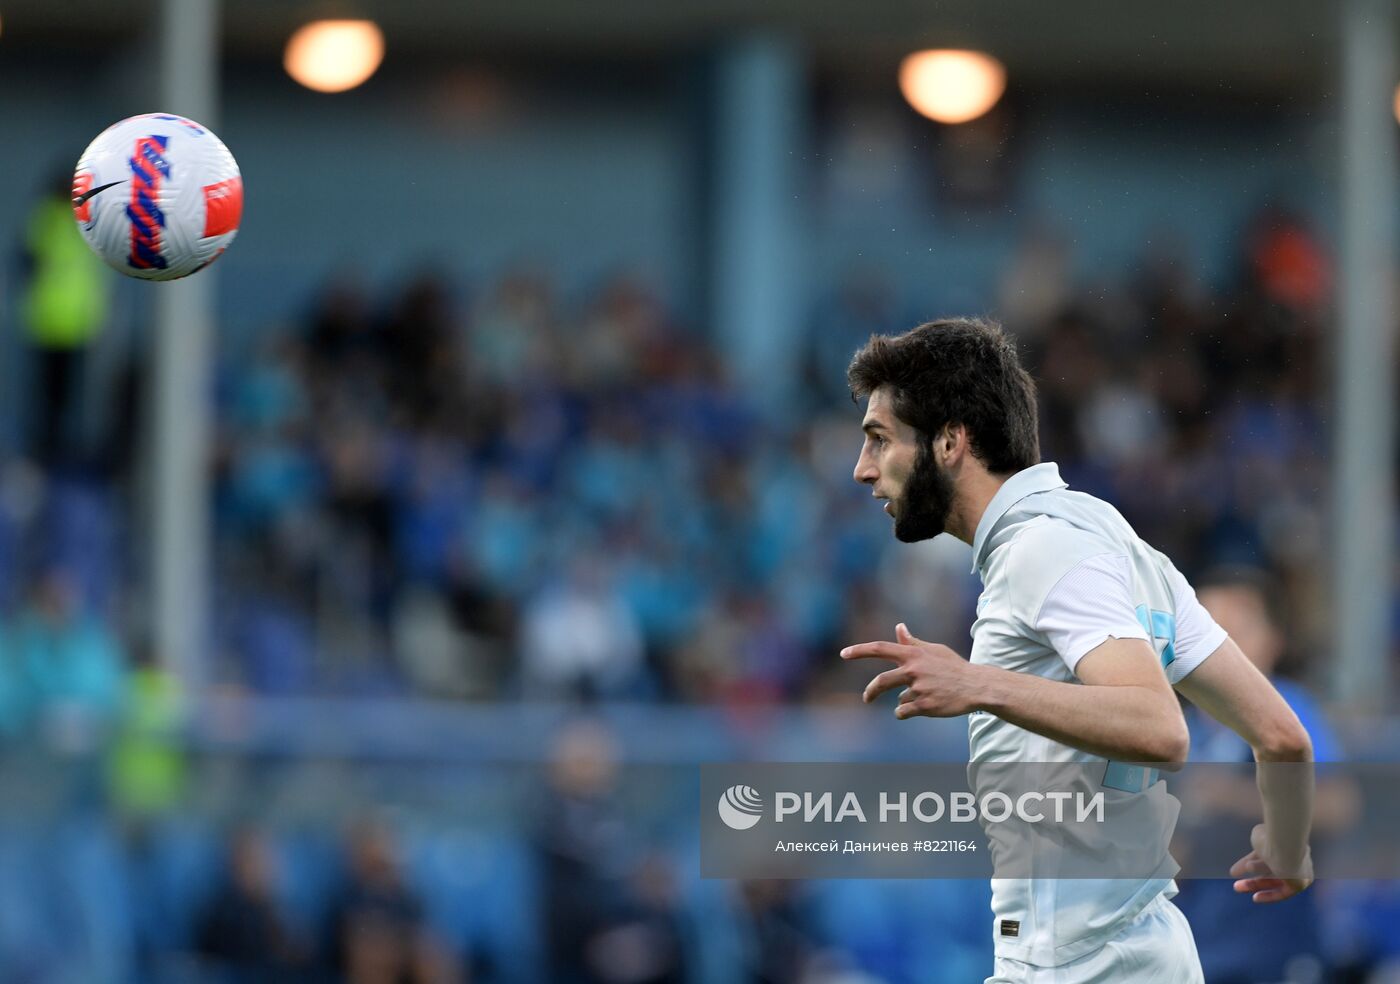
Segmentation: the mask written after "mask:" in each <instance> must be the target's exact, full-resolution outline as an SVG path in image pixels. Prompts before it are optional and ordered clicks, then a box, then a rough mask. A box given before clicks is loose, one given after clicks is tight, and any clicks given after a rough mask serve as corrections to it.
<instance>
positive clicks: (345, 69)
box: [282, 20, 384, 92]
mask: <svg viewBox="0 0 1400 984" xmlns="http://www.w3.org/2000/svg"><path fill="white" fill-rule="evenodd" d="M383 60H384V32H383V31H381V30H380V29H379V25H378V24H376V23H374V21H369V20H318V21H312V22H311V23H309V24H303V25H302V26H301V27H299V28H298V29H297V30H296V31H295V33H293V34H292V36H291V37H290V38H289V39H288V40H287V49H286V52H285V54H284V55H283V60H282V64H283V66H284V67H285V68H286V70H287V74H288V75H290V76H291V77H292V78H294V79H296V80H297V81H298V82H300V83H301V84H302V85H304V86H306V87H307V88H308V89H315V90H316V91H317V92H345V91H347V90H349V89H353V88H355V87H356V86H357V85H360V84H362V83H363V82H364V81H365V80H366V79H368V78H369V77H370V76H371V75H373V74H374V73H375V71H376V70H377V69H378V68H379V63H380V62H382V61H383Z"/></svg>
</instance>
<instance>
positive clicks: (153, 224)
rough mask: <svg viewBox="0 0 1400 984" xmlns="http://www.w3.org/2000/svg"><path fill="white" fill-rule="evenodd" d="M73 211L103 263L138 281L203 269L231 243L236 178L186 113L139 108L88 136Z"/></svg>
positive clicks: (238, 198)
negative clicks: (91, 138) (143, 111)
mask: <svg viewBox="0 0 1400 984" xmlns="http://www.w3.org/2000/svg"><path fill="white" fill-rule="evenodd" d="M73 214H74V215H75V216H76V217H77V219H78V227H79V228H80V229H82V231H83V238H84V239H86V240H87V244H88V245H89V246H91V247H92V249H93V252H95V253H96V254H97V255H98V256H100V257H102V259H103V260H105V261H106V263H107V265H108V266H110V267H113V268H114V269H116V270H118V271H120V272H122V273H124V274H126V275H127V276H128V277H139V278H141V279H142V280H176V279H178V278H180V277H186V276H189V275H190V274H191V273H194V272H196V271H198V270H203V269H204V268H205V267H207V266H208V265H209V264H210V263H213V262H214V261H215V260H216V259H218V258H219V255H220V254H222V253H223V251H224V250H225V249H227V248H228V245H229V243H231V242H233V237H234V236H236V235H237V234H238V220H239V219H240V218H241V217H242V215H243V178H242V177H241V176H240V175H239V173H238V164H237V162H236V161H234V159H233V155H232V154H230V153H229V152H228V148H227V147H225V146H224V145H223V142H222V141H220V140H219V138H218V137H216V136H214V134H213V133H212V132H211V131H210V130H209V129H207V128H206V127H203V126H200V125H199V124H198V123H196V122H194V121H193V120H187V119H185V118H184V117H183V116H172V115H170V114H169V113H147V114H145V115H144V116H133V117H131V118H130V119H125V120H122V121H121V122H120V123H114V124H112V125H111V126H109V127H108V128H107V129H105V130H103V131H102V132H101V133H100V134H98V135H97V139H96V140H94V141H93V142H92V143H90V144H88V148H87V150H85V151H83V156H82V157H81V158H79V160H78V168H77V170H76V171H75V172H74V174H73Z"/></svg>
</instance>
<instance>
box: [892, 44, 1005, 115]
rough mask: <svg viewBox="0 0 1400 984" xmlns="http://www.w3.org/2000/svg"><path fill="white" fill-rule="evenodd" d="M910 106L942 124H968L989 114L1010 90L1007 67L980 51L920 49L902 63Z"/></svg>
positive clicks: (902, 86) (904, 89)
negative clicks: (1007, 89)
mask: <svg viewBox="0 0 1400 984" xmlns="http://www.w3.org/2000/svg"><path fill="white" fill-rule="evenodd" d="M899 88H900V90H901V91H902V92H903V93H904V98H905V99H907V100H908V101H909V105H910V106H913V107H914V109H916V110H918V112H920V113H921V114H923V115H924V116H927V117H928V118H929V119H931V120H935V121H937V122H939V123H966V122H968V121H969V120H975V119H977V118H978V117H979V116H982V115H983V114H985V113H986V112H987V111H988V110H990V109H991V108H992V107H993V106H995V105H996V104H997V100H998V99H1000V98H1001V94H1002V93H1003V92H1005V91H1006V67H1005V66H1004V65H1002V63H1001V62H999V61H997V60H996V59H995V58H993V57H992V56H991V55H988V54H984V53H983V52H980V51H957V50H952V49H933V50H929V51H916V52H914V53H913V54H911V55H908V56H906V57H905V59H904V61H903V62H902V63H901V64H900V66H899Z"/></svg>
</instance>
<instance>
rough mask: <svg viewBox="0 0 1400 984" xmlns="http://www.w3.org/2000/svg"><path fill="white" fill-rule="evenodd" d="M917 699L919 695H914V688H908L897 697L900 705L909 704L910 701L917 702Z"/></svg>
mask: <svg viewBox="0 0 1400 984" xmlns="http://www.w3.org/2000/svg"><path fill="white" fill-rule="evenodd" d="M918 699H919V695H918V694H916V693H914V688H913V687H910V688H909V689H908V690H906V691H904V693H902V694H900V695H899V702H900V703H901V704H907V703H909V702H910V701H911V700H918Z"/></svg>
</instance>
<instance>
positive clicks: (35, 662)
mask: <svg viewBox="0 0 1400 984" xmlns="http://www.w3.org/2000/svg"><path fill="white" fill-rule="evenodd" d="M8 637H9V645H10V647H11V651H12V654H13V659H14V660H15V661H16V664H17V665H18V667H19V669H20V672H21V673H22V674H23V680H24V683H25V684H26V685H27V687H28V689H29V692H30V695H31V698H32V704H31V711H32V713H33V714H34V715H35V717H36V719H37V724H38V726H39V728H40V731H41V732H42V733H43V734H44V735H45V736H46V737H48V738H49V739H50V740H52V741H53V742H54V743H55V745H56V747H58V748H60V749H67V750H69V751H79V750H86V749H90V748H91V747H92V744H93V742H94V741H95V740H96V738H97V736H98V735H99V734H101V733H102V731H103V730H104V729H106V728H107V727H108V726H109V725H111V724H112V723H113V722H114V721H115V719H116V717H117V715H118V713H119V711H120V709H121V702H122V697H123V692H124V687H125V677H126V671H127V667H126V659H125V656H124V654H123V652H122V649H121V645H120V642H119V641H118V639H117V637H116V635H115V634H114V632H113V631H112V627H111V626H110V625H108V624H107V623H106V622H105V621H103V620H102V619H101V618H98V617H97V616H96V615H94V614H92V613H91V612H88V611H85V610H84V609H83V606H82V602H81V599H80V598H79V597H78V591H77V585H76V584H75V583H74V581H73V578H72V576H71V574H70V572H68V571H67V570H65V569H63V568H59V567H54V568H50V569H48V570H47V571H45V572H44V573H43V574H42V575H41V576H40V577H39V578H38V579H37V581H36V582H35V584H34V587H33V590H32V592H31V595H30V600H29V603H28V605H26V607H25V609H24V610H23V611H21V612H20V614H19V616H18V617H17V618H16V619H15V620H14V622H13V623H12V624H11V625H10V627H9V631H8Z"/></svg>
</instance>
